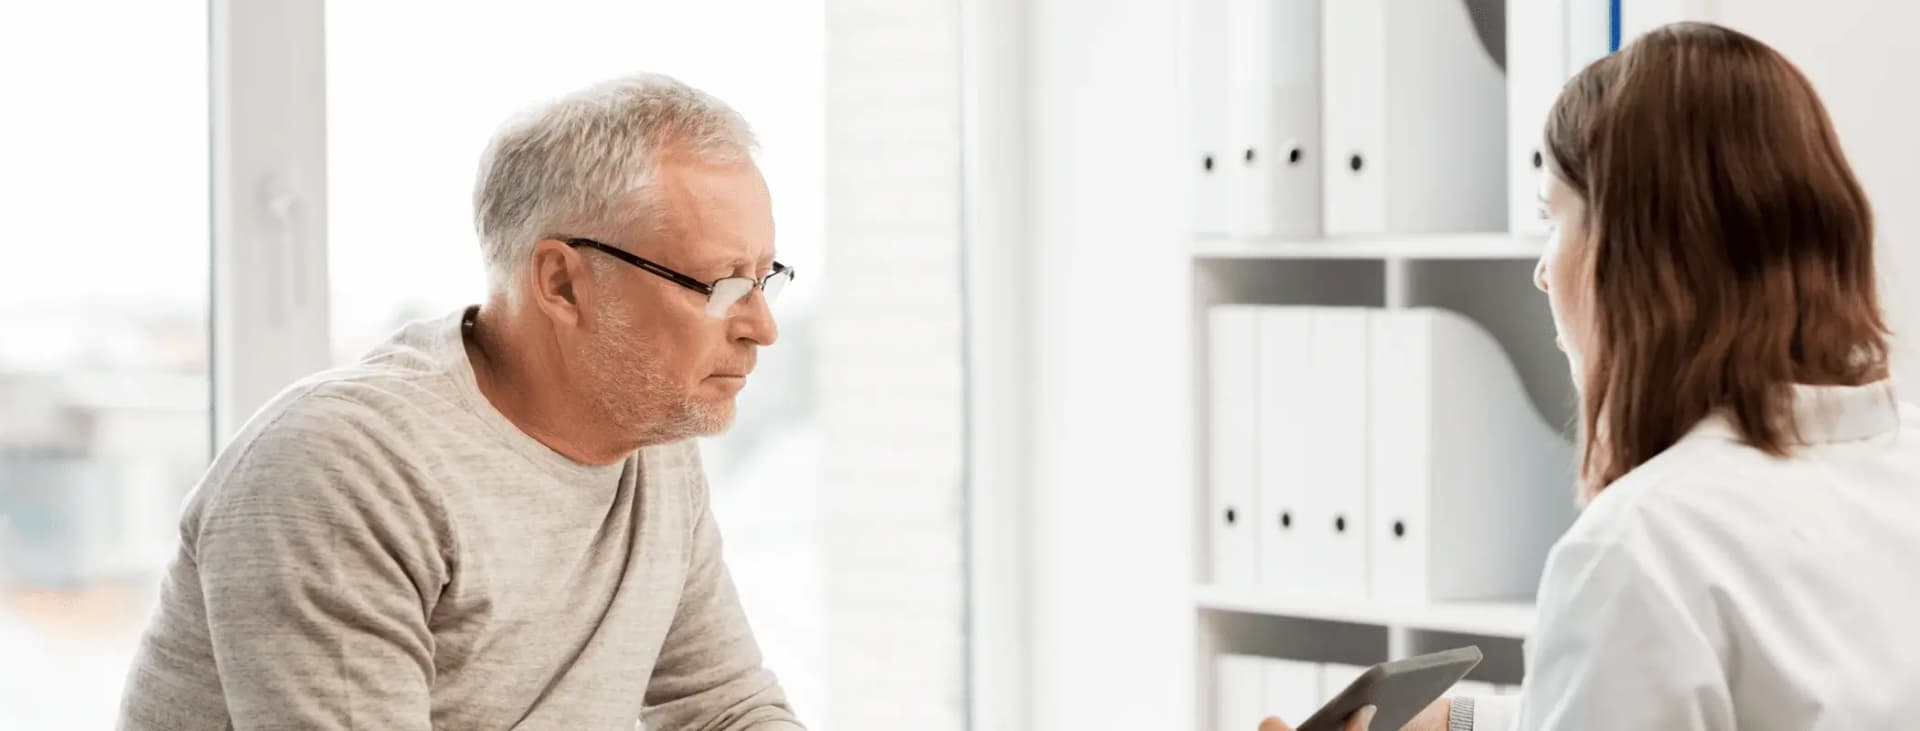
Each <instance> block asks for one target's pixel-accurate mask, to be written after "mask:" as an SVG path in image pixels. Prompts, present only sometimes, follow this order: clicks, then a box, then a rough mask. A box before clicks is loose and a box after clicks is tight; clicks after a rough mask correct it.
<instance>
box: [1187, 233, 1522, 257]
mask: <svg viewBox="0 0 1920 731" xmlns="http://www.w3.org/2000/svg"><path fill="white" fill-rule="evenodd" d="M1545 244H1546V239H1545V238H1543V237H1539V236H1525V235H1520V236H1516V235H1514V234H1508V233H1486V234H1434V235H1423V236H1364V237H1337V238H1327V239H1313V240H1281V239H1244V238H1231V237H1196V238H1194V239H1193V243H1192V249H1193V255H1194V256H1195V257H1197V258H1201V259H1470V260H1513V259H1537V258H1539V257H1540V250H1541V249H1542V247H1544V246H1545Z"/></svg>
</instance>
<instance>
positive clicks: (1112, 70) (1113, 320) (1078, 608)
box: [1028, 0, 1194, 731]
mask: <svg viewBox="0 0 1920 731" xmlns="http://www.w3.org/2000/svg"><path fill="white" fill-rule="evenodd" d="M1179 6H1180V3H1177V2H1174V1H1173V0H1035V2H1033V3H1032V4H1031V5H1030V6H1029V7H1030V12H1031V13H1032V15H1031V23H1032V26H1031V32H1032V35H1031V50H1030V53H1031V58H1032V64H1031V76H1029V77H1028V78H1029V84H1030V97H1029V114H1030V115H1031V116H1030V124H1031V126H1030V127H1029V129H1030V130H1031V137H1030V138H1029V140H1028V144H1029V150H1030V151H1031V155H1030V168H1029V173H1030V177H1029V181H1030V185H1031V191H1032V198H1031V199H1030V204H1029V212H1028V216H1029V222H1030V224H1029V225H1030V229H1029V231H1028V234H1029V240H1030V242H1031V245H1032V246H1033V252H1032V253H1033V255H1034V259H1035V264H1034V275H1033V281H1034V283H1035V285H1036V288H1035V292H1034V299H1035V301H1034V303H1033V304H1034V306H1033V308H1032V312H1033V313H1034V317H1035V318H1036V319H1035V321H1034V322H1033V323H1032V326H1031V327H1032V331H1033V333H1034V341H1035V342H1034V348H1033V349H1034V358H1033V362H1035V363H1036V364H1037V366H1036V368H1037V372H1036V373H1035V374H1034V376H1035V379H1036V380H1035V382H1034V384H1033V387H1032V392H1033V394H1034V403H1033V409H1034V413H1035V414H1036V415H1037V424H1036V429H1035V430H1034V432H1035V441H1034V445H1033V450H1032V455H1033V462H1034V464H1033V469H1034V476H1035V477H1034V479H1035V483H1034V489H1035V493H1034V495H1033V503H1034V506H1035V513H1034V525H1033V528H1034V532H1033V538H1032V540H1033V549H1034V551H1033V552H1034V556H1033V561H1034V563H1033V569H1032V570H1033V585H1034V588H1033V591H1034V597H1033V601H1034V608H1035V609H1034V611H1035V614H1034V624H1033V637H1034V639H1035V645H1034V648H1033V650H1034V666H1033V671H1034V679H1033V688H1032V693H1031V698H1032V704H1033V720H1032V724H1031V726H1030V728H1034V729H1094V728H1098V729H1153V730H1156V731H1157V730H1160V729H1178V728H1187V727H1190V726H1191V725H1192V719H1193V715H1192V712H1191V708H1192V702H1191V696H1192V694H1193V693H1192V688H1191V687H1190V683H1189V681H1188V680H1187V678H1188V675H1187V673H1186V672H1185V669H1186V668H1188V667H1190V666H1191V663H1192V662H1193V660H1192V649H1191V648H1192V636H1193V627H1194V623H1193V616H1192V605H1191V604H1190V600H1189V598H1188V592H1187V591H1186V589H1187V587H1188V585H1189V581H1190V574H1189V572H1188V571H1187V568H1188V566H1189V565H1190V562H1189V558H1188V553H1187V552H1188V551H1189V550H1190V549H1189V546H1188V536H1187V534H1186V526H1187V524H1188V521H1187V520H1186V519H1185V517H1184V516H1187V515H1189V514H1190V513H1191V509H1192V503H1191V499H1190V497H1189V495H1190V493H1189V488H1188V483H1189V475H1190V472H1189V470H1190V454H1189V450H1190V446H1189V444H1190V440H1189V437H1188V427H1187V419H1188V416H1187V413H1188V410H1187V399H1186V398H1185V396H1186V393H1187V391H1186V383H1187V382H1186V380H1185V379H1186V368H1187V364H1186V353H1187V346H1186V340H1185V338H1186V337H1187V332H1186V319H1185V318H1186V311H1187V303H1188V294H1187V293H1188V291H1189V290H1188V288H1189V286H1190V285H1189V267H1188V265H1187V259H1186V257H1185V255H1184V251H1185V239H1184V238H1183V237H1182V230H1183V227H1182V224H1183V223H1184V221H1185V220H1186V216H1185V214H1184V212H1183V210H1182V209H1183V207H1184V204H1183V203H1182V201H1183V198H1182V187H1181V186H1182V181H1183V178H1182V177H1181V175H1180V167H1179V165H1180V160H1179V156H1178V152H1179V149H1180V148H1179V145H1178V144H1177V142H1178V140H1180V139H1183V135H1184V134H1185V133H1184V128H1183V125H1184V123H1185V122H1184V120H1185V110H1184V109H1182V108H1181V107H1180V106H1179V105H1178V104H1177V103H1176V102H1175V101H1174V100H1176V99H1179V98H1181V92H1180V89H1179V85H1178V83H1177V82H1178V76H1177V61H1178V53H1177V42H1178V39H1179V31H1178V26H1179V20H1180V17H1179V13H1180V7H1179Z"/></svg>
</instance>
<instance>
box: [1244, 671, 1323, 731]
mask: <svg viewBox="0 0 1920 731" xmlns="http://www.w3.org/2000/svg"><path fill="white" fill-rule="evenodd" d="M1266 665H1267V667H1266V690H1265V692H1264V693H1262V694H1261V701H1262V703H1263V707H1264V708H1265V709H1266V715H1269V716H1277V717H1279V718H1280V720H1282V721H1286V722H1287V723H1290V724H1298V723H1300V722H1301V721H1304V720H1307V717H1308V716H1311V715H1313V712H1314V711H1317V710H1320V704H1321V703H1324V702H1326V701H1327V699H1328V695H1327V694H1326V693H1325V692H1324V691H1323V690H1322V689H1321V688H1320V666H1319V665H1318V664H1315V663H1310V662H1302V661H1299V660H1268V661H1267V663H1266ZM1240 731H1251V727H1249V728H1245V729H1241V730H1240Z"/></svg>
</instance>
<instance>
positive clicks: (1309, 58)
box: [1227, 0, 1321, 238]
mask: <svg viewBox="0 0 1920 731" xmlns="http://www.w3.org/2000/svg"><path fill="white" fill-rule="evenodd" d="M1227 27H1228V28H1229V31H1228V42H1227V49H1228V53H1227V58H1228V61H1227V69H1228V71H1227V78H1228V82H1227V88H1228V102H1227V107H1228V119H1229V122H1228V134H1229V139H1230V140H1231V141H1232V147H1231V148H1230V153H1231V154H1230V157H1231V160H1230V161H1229V163H1228V167H1229V168H1230V170H1231V171H1232V174H1231V176H1230V177H1229V179H1230V180H1231V181H1232V183H1231V187H1232V188H1233V190H1232V200H1233V208H1232V211H1231V213H1230V219H1231V221H1232V223H1231V226H1230V228H1231V232H1232V233H1233V234H1234V235H1236V236H1245V237H1251V238H1266V237H1283V238H1311V237H1316V236H1318V235H1319V234H1320V183H1321V181H1320V164H1321V155H1320V146H1321V145H1320V0H1228V4H1227Z"/></svg>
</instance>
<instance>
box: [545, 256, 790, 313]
mask: <svg viewBox="0 0 1920 731" xmlns="http://www.w3.org/2000/svg"><path fill="white" fill-rule="evenodd" d="M564 241H566V243H567V245H568V246H572V247H575V248H578V247H582V246H585V247H587V248H589V249H598V250H600V251H601V252H604V253H606V254H607V255H608V256H612V257H613V258H615V259H619V260H620V261H623V262H626V263H628V264H632V265H634V266H636V267H639V268H641V269H644V270H646V271H647V273H649V274H652V275H654V276H657V277H660V278H661V279H665V280H667V281H669V282H673V283H674V284H678V285H680V286H682V287H686V288H687V289H691V290H693V291H695V292H699V293H701V294H704V295H706V296H707V316H708V317H726V316H727V312H728V311H730V310H732V309H733V306H734V305H735V304H738V303H739V302H740V300H743V299H746V298H747V295H749V294H752V293H753V290H755V289H758V290H760V294H761V296H763V297H766V298H767V304H773V301H774V300H777V299H779V298H780V292H781V291H782V290H784V289H786V288H787V285H788V284H789V283H792V282H793V268H792V267H789V266H787V265H785V264H782V263H780V262H777V261H776V262H774V263H773V271H771V272H767V276H764V277H761V278H759V279H754V278H753V277H727V278H725V279H717V280H714V282H713V283H712V284H708V283H705V282H702V281H700V280H698V279H694V278H693V277H689V276H687V275H685V274H681V273H679V272H676V271H674V270H672V269H668V268H666V267H664V266H661V265H659V264H655V263H653V262H651V261H648V260H646V259H643V258H641V257H638V256H635V255H633V254H632V253H630V252H628V251H627V250H625V249H620V248H617V247H613V246H609V245H607V244H603V243H600V242H598V241H594V240H593V239H564Z"/></svg>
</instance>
